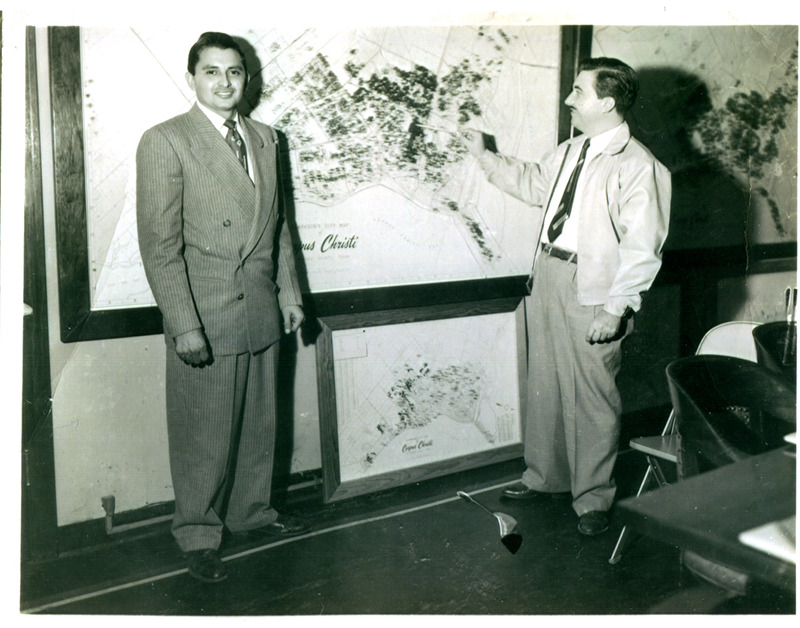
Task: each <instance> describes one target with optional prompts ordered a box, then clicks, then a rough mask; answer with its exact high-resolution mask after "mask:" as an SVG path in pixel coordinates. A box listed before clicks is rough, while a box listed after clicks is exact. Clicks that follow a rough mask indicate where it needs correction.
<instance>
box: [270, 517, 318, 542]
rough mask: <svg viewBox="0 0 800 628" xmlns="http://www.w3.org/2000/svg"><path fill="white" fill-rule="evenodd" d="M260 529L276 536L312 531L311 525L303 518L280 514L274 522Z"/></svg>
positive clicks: (295, 534) (296, 534)
mask: <svg viewBox="0 0 800 628" xmlns="http://www.w3.org/2000/svg"><path fill="white" fill-rule="evenodd" d="M259 530H261V531H263V532H266V533H267V534H272V535H275V536H283V537H288V536H299V535H301V534H305V533H306V532H310V531H311V526H310V525H308V523H306V522H305V520H303V519H299V518H297V517H290V516H289V515H278V518H277V519H275V521H273V522H272V523H268V524H267V525H265V526H262V527H261V528H259Z"/></svg>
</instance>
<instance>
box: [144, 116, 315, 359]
mask: <svg viewBox="0 0 800 628" xmlns="http://www.w3.org/2000/svg"><path fill="white" fill-rule="evenodd" d="M239 119H240V125H241V126H243V127H244V129H243V131H244V137H245V141H246V143H247V144H248V148H249V152H250V165H251V170H252V172H253V178H254V182H253V181H252V180H251V179H250V177H249V176H248V174H247V173H246V172H245V170H244V168H242V166H241V164H240V163H239V162H238V160H237V159H236V156H235V155H234V154H233V151H231V149H230V147H229V146H228V145H227V144H226V143H225V140H224V138H223V137H222V135H221V134H220V132H219V131H218V130H217V129H216V128H214V126H213V124H212V123H211V121H210V120H209V119H208V117H207V116H206V115H205V114H204V113H203V112H202V111H201V110H200V109H199V108H198V107H197V105H194V106H193V107H192V108H191V109H190V110H189V111H188V112H187V113H185V114H182V115H179V116H177V117H175V118H172V119H170V120H167V121H166V122H163V123H161V124H159V125H157V126H155V127H153V128H151V129H149V130H148V131H147V132H145V134H144V135H143V137H142V139H141V141H140V143H139V148H138V150H137V154H136V165H137V186H136V188H137V218H138V233H139V247H140V251H141V254H142V261H143V263H144V268H145V273H146V275H147V279H148V282H149V283H150V287H151V289H152V291H153V294H154V296H155V299H156V303H157V304H158V307H159V309H160V310H161V313H162V314H163V317H164V331H165V337H166V340H167V344H168V345H170V346H171V345H172V343H173V342H174V338H175V337H176V336H178V335H180V334H182V333H185V332H187V331H191V330H193V329H202V330H203V331H204V333H205V335H206V338H207V339H208V342H209V345H210V347H211V351H212V354H213V355H215V356H219V355H231V354H238V353H244V352H250V353H255V352H258V351H261V350H262V349H264V348H265V347H268V346H270V345H271V344H273V343H275V342H276V341H277V340H278V339H279V338H280V335H281V329H282V323H281V317H280V312H279V308H280V307H285V306H286V305H300V304H301V302H302V301H301V295H300V289H299V286H298V283H297V279H296V275H295V262H294V252H293V250H292V243H291V238H290V235H289V231H288V229H287V227H286V224H285V221H282V220H281V217H280V212H279V208H280V205H281V202H280V180H279V176H280V175H279V169H278V167H277V166H278V164H277V160H278V143H277V135H276V133H275V131H274V130H273V129H272V128H271V127H269V126H267V125H264V124H261V123H259V122H255V121H253V120H250V119H248V118H245V117H244V116H240V117H239ZM276 264H277V269H276ZM276 294H277V299H276Z"/></svg>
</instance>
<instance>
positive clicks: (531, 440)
mask: <svg viewBox="0 0 800 628" xmlns="http://www.w3.org/2000/svg"><path fill="white" fill-rule="evenodd" d="M577 270H578V266H577V264H575V263H572V262H566V261H564V260H560V259H557V258H554V257H551V256H549V255H546V254H544V253H542V254H541V255H540V256H539V258H538V260H537V262H536V267H535V269H534V277H533V288H532V292H531V295H530V297H528V299H527V303H526V306H527V314H526V315H527V325H528V337H529V338H528V343H529V344H528V411H527V417H526V421H525V438H524V444H525V464H526V467H527V468H526V470H525V472H524V474H523V476H522V482H523V484H525V485H526V486H527V487H528V488H531V489H534V490H537V491H542V492H570V493H572V500H573V501H572V506H573V508H574V510H575V512H576V513H577V514H578V515H579V516H580V515H582V514H584V513H586V512H589V511H591V510H601V511H607V510H609V509H610V508H611V505H612V503H613V501H614V494H615V491H616V486H615V484H614V480H613V478H612V473H613V470H614V463H615V461H616V457H617V446H618V441H619V433H620V415H621V412H622V404H621V400H620V395H619V391H618V389H617V384H616V377H617V374H618V373H619V369H620V365H621V360H622V351H621V343H622V340H621V339H619V340H614V341H611V342H607V343H596V344H589V343H588V342H587V341H586V333H587V331H588V330H589V326H590V324H591V322H592V320H593V319H594V317H595V315H596V314H597V312H599V311H600V310H601V309H602V306H601V305H597V306H583V305H580V304H579V303H578V300H577ZM623 325H625V326H626V330H625V334H627V333H629V332H630V330H631V329H632V320H630V319H629V320H624V321H623Z"/></svg>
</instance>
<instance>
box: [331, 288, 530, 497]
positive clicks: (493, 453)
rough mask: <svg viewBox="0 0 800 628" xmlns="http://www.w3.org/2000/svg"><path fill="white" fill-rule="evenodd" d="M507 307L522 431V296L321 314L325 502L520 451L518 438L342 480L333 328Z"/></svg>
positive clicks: (472, 313) (524, 372)
mask: <svg viewBox="0 0 800 628" xmlns="http://www.w3.org/2000/svg"><path fill="white" fill-rule="evenodd" d="M500 313H508V314H509V315H510V316H513V317H514V318H515V325H516V338H517V345H516V346H514V347H507V350H508V351H509V352H510V355H513V356H514V357H515V359H516V363H517V376H518V380H519V406H518V408H519V419H520V435H521V434H522V430H521V426H522V423H521V421H522V417H524V416H525V406H526V394H525V390H526V382H527V367H526V349H525V345H526V342H525V312H524V304H523V302H522V297H520V296H515V297H507V298H498V299H489V300H485V301H473V302H465V303H459V304H442V305H433V306H423V307H413V308H403V309H396V310H384V311H377V312H367V313H357V314H340V315H335V316H327V317H321V318H320V319H319V321H320V324H321V327H322V331H321V333H320V335H319V337H318V338H317V342H316V352H317V394H318V399H319V414H320V416H319V421H320V445H321V451H322V479H323V499H324V500H325V501H326V502H331V501H338V500H342V499H346V498H349V497H355V496H357V495H363V494H366V493H372V492H376V491H381V490H385V489H389V488H393V487H397V486H402V485H405V484H410V483H413V482H418V481H421V480H426V479H430V478H434V477H438V476H441V475H447V474H450V473H456V472H458V471H463V470H466V469H471V468H476V467H480V466H484V465H488V464H492V463H495V462H501V461H504V460H510V459H513V458H518V457H519V456H521V455H522V441H521V436H520V441H519V442H517V443H513V444H508V445H503V446H499V447H497V448H495V449H491V450H488V451H480V452H475V453H472V454H468V455H461V456H458V457H454V458H448V459H444V460H438V461H434V462H425V463H422V464H419V465H417V466H410V467H407V468H403V469H400V470H398V471H391V472H387V473H382V474H377V475H374V476H370V477H366V478H361V479H356V480H350V481H344V482H343V481H342V477H341V464H340V443H339V434H340V429H339V417H338V416H337V406H336V397H337V394H342V392H343V391H342V390H341V387H340V384H339V383H338V382H337V381H336V378H335V376H334V360H335V358H336V356H335V351H334V343H333V333H334V332H335V331H337V330H344V329H357V328H361V327H373V326H393V325H402V324H405V323H413V322H419V321H434V320H444V319H451V318H463V317H466V316H478V315H483V314H500Z"/></svg>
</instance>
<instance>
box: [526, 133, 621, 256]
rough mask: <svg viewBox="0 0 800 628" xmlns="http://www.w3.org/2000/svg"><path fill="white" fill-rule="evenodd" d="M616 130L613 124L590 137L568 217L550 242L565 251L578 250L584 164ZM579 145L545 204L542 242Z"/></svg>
mask: <svg viewBox="0 0 800 628" xmlns="http://www.w3.org/2000/svg"><path fill="white" fill-rule="evenodd" d="M618 130H619V126H615V127H614V128H613V129H609V130H608V131H604V132H603V133H601V134H600V135H597V136H595V137H593V138H591V139H592V141H591V143H590V144H589V148H588V150H587V151H586V161H585V162H584V169H583V170H581V175H580V176H579V177H578V184H577V186H576V188H575V200H574V201H573V203H572V211H571V212H570V215H569V218H567V221H566V222H565V223H564V228H563V230H562V231H561V233H560V234H559V236H558V237H557V238H556V241H555V242H553V243H552V244H554V245H556V246H557V247H558V248H560V249H564V250H565V251H570V252H572V253H575V252H576V251H577V250H578V222H579V221H580V216H581V204H580V199H581V198H583V196H582V195H581V189H582V187H583V185H584V182H585V180H584V177H583V173H584V172H586V164H587V163H588V162H589V161H591V160H592V158H593V157H595V156H596V155H599V154H600V153H602V152H603V151H604V150H605V149H606V148H607V147H608V144H609V143H610V142H611V140H612V138H613V137H614V135H615V134H616V132H617V131H618ZM580 146H582V144H580V145H578V146H576V147H575V149H577V150H572V151H571V154H570V155H569V156H568V157H567V161H566V163H565V164H564V168H563V169H562V170H561V175H560V176H559V177H558V181H557V182H556V187H555V190H554V191H553V196H552V198H551V200H550V204H549V205H548V206H547V214H546V215H545V217H544V229H542V242H550V240H549V239H548V237H547V228H548V227H549V226H550V223H551V222H552V221H553V216H554V215H555V213H556V211H557V210H558V205H559V203H560V202H561V197H562V196H564V188H566V187H567V181H569V176H570V175H571V174H572V171H573V170H574V169H575V165H576V164H577V163H578V155H579V154H580Z"/></svg>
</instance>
